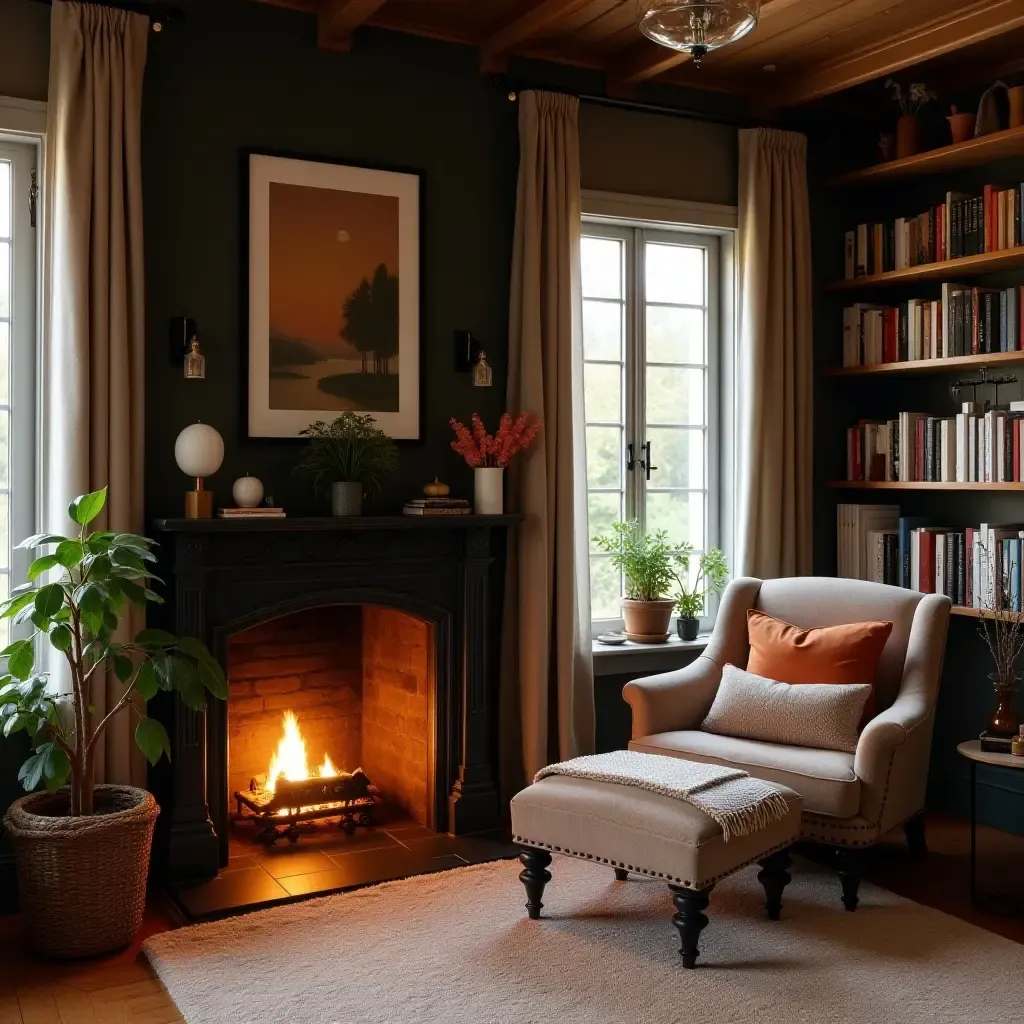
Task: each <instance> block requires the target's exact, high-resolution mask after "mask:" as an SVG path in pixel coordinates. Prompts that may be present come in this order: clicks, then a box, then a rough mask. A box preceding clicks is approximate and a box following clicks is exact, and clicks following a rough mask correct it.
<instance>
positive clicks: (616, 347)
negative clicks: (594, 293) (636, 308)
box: [583, 299, 622, 359]
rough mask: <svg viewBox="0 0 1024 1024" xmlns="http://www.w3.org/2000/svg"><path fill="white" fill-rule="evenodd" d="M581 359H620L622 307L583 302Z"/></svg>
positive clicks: (590, 301) (608, 303)
mask: <svg viewBox="0 0 1024 1024" xmlns="http://www.w3.org/2000/svg"><path fill="white" fill-rule="evenodd" d="M583 358H584V359H621V358H622V306H621V305H619V304H618V303H617V302H596V301H594V300H593V299H587V300H585V301H584V303H583Z"/></svg>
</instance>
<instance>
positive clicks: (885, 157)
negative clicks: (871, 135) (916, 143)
mask: <svg viewBox="0 0 1024 1024" xmlns="http://www.w3.org/2000/svg"><path fill="white" fill-rule="evenodd" d="M895 145H896V136H895V135H893V133H892V132H882V133H881V135H879V136H878V152H879V153H880V154H881V156H882V163H888V162H889V161H890V160H891V159H892V155H893V147H894V146H895Z"/></svg>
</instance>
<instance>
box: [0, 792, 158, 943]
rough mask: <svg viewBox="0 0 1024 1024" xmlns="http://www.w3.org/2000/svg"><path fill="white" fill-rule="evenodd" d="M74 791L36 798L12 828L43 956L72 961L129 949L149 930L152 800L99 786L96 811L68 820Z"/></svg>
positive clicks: (9, 819) (32, 928)
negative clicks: (146, 922) (144, 925)
mask: <svg viewBox="0 0 1024 1024" xmlns="http://www.w3.org/2000/svg"><path fill="white" fill-rule="evenodd" d="M69 799H70V796H69V790H67V789H64V790H61V791H59V792H57V793H30V794H29V795H28V796H23V797H22V798H21V799H20V800H17V801H15V802H14V803H13V804H12V805H11V807H10V808H9V810H8V811H7V814H6V816H5V817H4V824H5V825H6V827H7V831H8V833H9V834H10V836H11V838H12V840H13V841H14V849H15V852H16V854H17V858H18V895H19V898H20V900H21V909H22V910H23V911H24V914H25V921H26V924H27V926H28V933H29V941H30V942H31V944H32V947H33V949H35V951H36V952H37V953H41V954H43V955H44V956H49V957H55V958H60V959H67V958H71V957H82V956H96V955H98V954H100V953H108V952H111V951H112V950H115V949H121V948H123V947H124V946H127V945H128V944H129V943H130V942H131V941H132V939H133V938H134V937H135V933H136V932H137V931H138V930H139V927H140V925H141V924H142V915H143V912H144V910H145V907H146V876H147V874H148V872H149V851H150V847H151V845H152V842H153V826H154V824H155V822H156V817H157V815H158V814H159V813H160V808H159V807H157V804H156V801H155V800H154V799H153V796H152V794H150V793H147V792H146V791H145V790H144V789H135V788H133V787H131V786H97V787H96V791H95V808H96V813H95V814H92V815H89V816H86V817H77V818H72V817H67V816H66V815H67V810H68V804H69Z"/></svg>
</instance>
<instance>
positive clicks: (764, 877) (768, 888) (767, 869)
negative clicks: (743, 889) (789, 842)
mask: <svg viewBox="0 0 1024 1024" xmlns="http://www.w3.org/2000/svg"><path fill="white" fill-rule="evenodd" d="M792 862H793V861H792V858H791V857H790V855H789V850H779V851H778V852H777V853H773V854H772V855H771V856H769V857H765V859H764V860H762V861H758V863H759V864H760V865H761V870H760V871H758V873H757V880H758V881H759V882H760V883H761V885H763V886H764V895H765V909H766V910H767V912H768V919H769V920H770V921H778V919H779V915H780V914H781V913H782V892H783V890H784V889H785V888H786V886H787V885H789V883H790V882H791V881H792V880H793V876H792V875H791V874H790V873H789V870H788V869H789V865H790V864H791V863H792Z"/></svg>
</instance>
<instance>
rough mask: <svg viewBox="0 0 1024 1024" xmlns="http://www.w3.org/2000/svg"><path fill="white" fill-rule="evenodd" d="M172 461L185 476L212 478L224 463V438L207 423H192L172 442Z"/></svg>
mask: <svg viewBox="0 0 1024 1024" xmlns="http://www.w3.org/2000/svg"><path fill="white" fill-rule="evenodd" d="M174 461H175V462H177V464H178V468H179V469H180V470H181V471H182V473H184V474H185V475H186V476H190V477H193V478H195V479H198V478H200V477H204V476H212V475H213V474H214V473H216V472H217V470H218V469H220V464H221V463H222V462H223V461H224V438H223V437H221V436H220V434H218V433H217V431H216V430H214V429H213V427H211V426H210V425H209V424H207V423H193V424H191V425H190V426H187V427H186V428H185V429H184V430H183V431H182V432H181V433H180V434H179V435H178V439H177V440H176V441H175V442H174Z"/></svg>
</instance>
